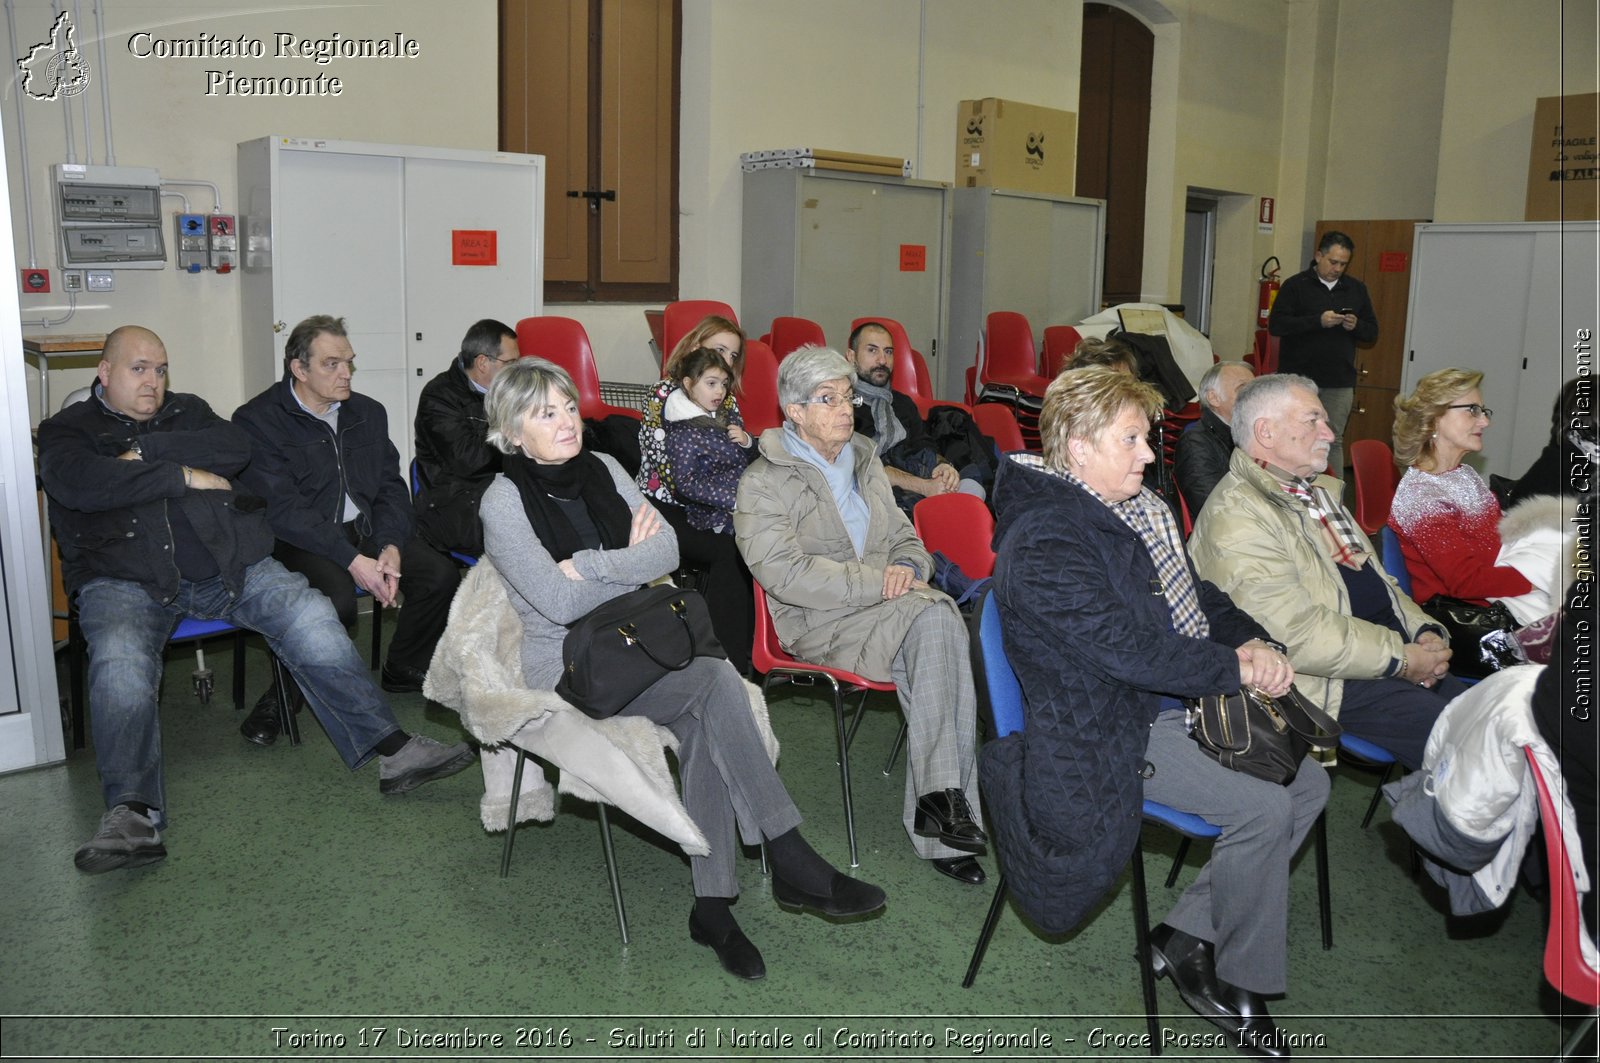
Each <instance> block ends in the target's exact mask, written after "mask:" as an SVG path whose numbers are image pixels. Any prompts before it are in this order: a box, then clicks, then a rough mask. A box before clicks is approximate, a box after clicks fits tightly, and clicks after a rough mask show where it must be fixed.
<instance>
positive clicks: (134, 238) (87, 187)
mask: <svg viewBox="0 0 1600 1063" xmlns="http://www.w3.org/2000/svg"><path fill="white" fill-rule="evenodd" d="M50 174H51V177H52V178H53V179H54V181H55V187H56V197H55V199H56V222H57V227H58V229H59V230H60V232H61V267H62V268H63V269H80V268H83V267H85V266H101V267H105V268H110V269H160V268H162V267H163V266H165V265H166V262H167V253H166V245H165V243H164V242H163V240H162V235H161V175H160V174H159V173H158V172H157V171H155V170H154V169H151V168H149V167H144V166H86V165H82V164H78V163H57V164H56V165H54V166H52V167H51V168H50Z"/></svg>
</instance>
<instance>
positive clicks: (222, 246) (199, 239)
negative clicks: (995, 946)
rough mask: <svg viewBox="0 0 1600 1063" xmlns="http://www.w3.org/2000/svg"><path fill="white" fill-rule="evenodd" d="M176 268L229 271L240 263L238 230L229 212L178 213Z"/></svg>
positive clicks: (176, 216) (187, 271) (183, 269)
mask: <svg viewBox="0 0 1600 1063" xmlns="http://www.w3.org/2000/svg"><path fill="white" fill-rule="evenodd" d="M174 218H175V219H176V221H177V230H178V236H177V241H178V268H179V269H180V270H182V271H184V272H185V273H199V272H201V271H202V270H207V269H213V270H216V271H217V272H218V273H232V272H233V271H234V270H235V269H237V268H238V265H239V233H238V227H237V224H238V223H237V221H236V219H235V218H234V216H233V215H232V214H177V215H174Z"/></svg>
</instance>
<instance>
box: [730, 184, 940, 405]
mask: <svg viewBox="0 0 1600 1063" xmlns="http://www.w3.org/2000/svg"><path fill="white" fill-rule="evenodd" d="M949 197H950V187H949V186H948V185H944V184H940V183H939V182H936V181H911V180H906V179H904V178H898V177H878V176H874V175H871V174H854V173H842V172H834V171H831V170H801V169H794V170H785V169H773V170H755V171H750V172H747V173H745V175H744V238H743V262H742V271H741V275H740V286H741V293H740V297H739V305H738V307H737V310H738V312H739V321H740V323H741V324H742V325H743V326H744V327H745V330H746V331H747V332H749V333H751V334H752V335H756V336H759V335H761V333H763V332H765V331H766V330H767V328H768V327H769V326H770V325H771V324H772V319H773V318H775V317H781V316H796V317H804V318H810V319H811V320H812V321H815V322H816V323H817V324H819V325H821V326H822V329H823V331H824V333H825V334H826V335H827V337H828V343H829V344H830V345H831V346H833V347H836V348H838V349H839V350H841V351H842V350H844V346H845V341H846V340H847V339H849V335H850V322H851V321H853V320H854V319H855V318H858V317H862V316H865V315H867V314H883V315H885V316H887V317H892V318H894V319H895V320H896V321H899V322H900V323H901V324H902V325H904V326H905V329H906V335H907V336H909V337H910V339H911V344H912V346H914V347H916V349H917V350H919V351H921V352H922V353H923V355H924V356H926V357H927V359H928V365H929V372H930V373H931V374H933V375H934V377H935V381H936V382H937V378H938V372H939V370H938V369H937V365H938V361H939V358H938V356H939V355H940V354H942V353H943V350H944V346H943V344H941V343H940V342H939V341H940V340H941V339H942V338H943V336H944V328H945V300H944V293H945V280H946V278H947V277H948V276H949V264H950V250H949V249H950V198H949ZM711 294H715V293H711ZM936 386H937V385H936Z"/></svg>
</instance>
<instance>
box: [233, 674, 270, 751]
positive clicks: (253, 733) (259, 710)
mask: <svg viewBox="0 0 1600 1063" xmlns="http://www.w3.org/2000/svg"><path fill="white" fill-rule="evenodd" d="M278 730H279V724H278V688H277V687H275V686H269V687H268V688H267V692H266V693H265V694H262V695H261V696H260V697H259V698H257V699H256V703H255V707H254V708H252V709H251V710H250V715H248V716H246V717H245V718H244V722H243V723H241V724H240V725H239V733H240V734H242V735H244V737H245V740H246V741H249V742H254V743H255V744H256V745H258V746H270V745H271V744H272V743H274V742H276V741H277V740H278Z"/></svg>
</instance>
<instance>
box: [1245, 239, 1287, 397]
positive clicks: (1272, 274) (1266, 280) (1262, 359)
mask: <svg viewBox="0 0 1600 1063" xmlns="http://www.w3.org/2000/svg"><path fill="white" fill-rule="evenodd" d="M1279 268H1280V266H1279V263H1278V256H1277V255H1273V256H1272V257H1271V258H1269V259H1267V260H1266V261H1265V262H1263V263H1261V292H1260V295H1259V296H1258V297H1257V299H1256V334H1255V350H1254V351H1253V352H1251V353H1250V354H1247V355H1245V361H1247V362H1249V363H1250V364H1251V365H1252V366H1253V367H1254V368H1255V371H1256V372H1257V373H1266V372H1271V371H1272V369H1273V366H1272V365H1269V364H1268V363H1276V361H1277V360H1276V359H1275V358H1272V357H1270V355H1269V348H1270V347H1271V345H1272V334H1271V333H1270V332H1268V331H1267V318H1269V317H1271V316H1272V304H1273V302H1274V301H1276V300H1277V298H1278V289H1279V288H1281V287H1283V286H1282V285H1281V284H1279V283H1278V270H1279Z"/></svg>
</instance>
